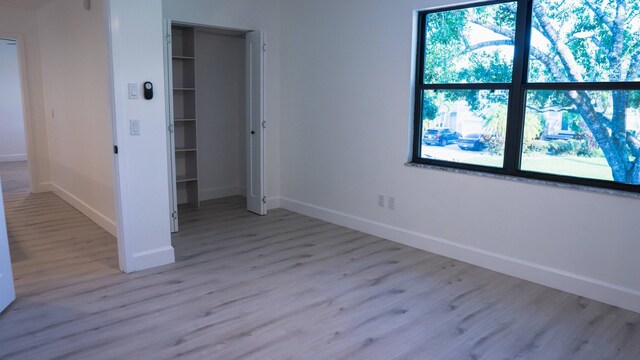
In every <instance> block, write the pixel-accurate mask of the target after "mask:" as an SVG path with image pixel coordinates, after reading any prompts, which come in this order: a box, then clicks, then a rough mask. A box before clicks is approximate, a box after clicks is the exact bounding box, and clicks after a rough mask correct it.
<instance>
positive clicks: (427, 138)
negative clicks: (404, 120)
mask: <svg viewBox="0 0 640 360" xmlns="http://www.w3.org/2000/svg"><path fill="white" fill-rule="evenodd" d="M459 138H460V134H459V133H457V132H455V131H452V130H451V129H449V128H439V129H428V130H427V131H425V133H424V135H423V136H422V143H423V144H425V145H440V146H447V145H449V144H451V143H455V142H456V141H458V139H459Z"/></svg>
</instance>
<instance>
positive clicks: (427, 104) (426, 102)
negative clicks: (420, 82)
mask: <svg viewBox="0 0 640 360" xmlns="http://www.w3.org/2000/svg"><path fill="white" fill-rule="evenodd" d="M439 111H440V110H439V109H438V105H436V103H435V99H434V98H433V97H432V96H430V95H428V94H425V95H424V98H423V100H422V119H423V120H433V119H435V118H436V117H438V112H439Z"/></svg>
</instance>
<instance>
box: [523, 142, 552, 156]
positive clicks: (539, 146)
mask: <svg viewBox="0 0 640 360" xmlns="http://www.w3.org/2000/svg"><path fill="white" fill-rule="evenodd" d="M548 151H549V142H548V141H544V140H531V141H530V142H529V144H528V145H527V146H526V147H525V152H527V153H545V154H546V153H547V152H548Z"/></svg>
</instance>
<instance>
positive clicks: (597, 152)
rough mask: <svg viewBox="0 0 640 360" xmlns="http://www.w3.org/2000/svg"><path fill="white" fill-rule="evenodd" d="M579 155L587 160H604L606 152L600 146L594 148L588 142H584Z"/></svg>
mask: <svg viewBox="0 0 640 360" xmlns="http://www.w3.org/2000/svg"><path fill="white" fill-rule="evenodd" d="M577 155H578V156H581V157H587V158H603V157H604V152H603V151H602V149H600V147H599V146H592V145H590V144H589V141H588V140H583V141H582V142H581V143H580V148H578V151H577Z"/></svg>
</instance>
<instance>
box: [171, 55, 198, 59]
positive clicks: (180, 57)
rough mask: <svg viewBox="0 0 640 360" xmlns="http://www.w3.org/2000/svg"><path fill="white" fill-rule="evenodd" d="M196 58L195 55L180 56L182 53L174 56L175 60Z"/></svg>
mask: <svg viewBox="0 0 640 360" xmlns="http://www.w3.org/2000/svg"><path fill="white" fill-rule="evenodd" d="M195 59H196V58H195V57H193V56H180V55H174V56H173V60H195Z"/></svg>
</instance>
